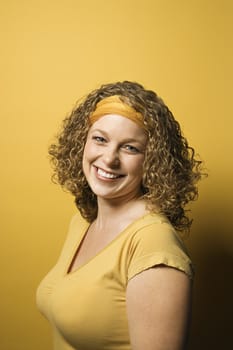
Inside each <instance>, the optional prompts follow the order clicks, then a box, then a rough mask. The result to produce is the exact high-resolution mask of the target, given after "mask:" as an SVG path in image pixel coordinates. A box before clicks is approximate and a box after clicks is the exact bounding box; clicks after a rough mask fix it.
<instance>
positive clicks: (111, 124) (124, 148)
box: [83, 114, 147, 206]
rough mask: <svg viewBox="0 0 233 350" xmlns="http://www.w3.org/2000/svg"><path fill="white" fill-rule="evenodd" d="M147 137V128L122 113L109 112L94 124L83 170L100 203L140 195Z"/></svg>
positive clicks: (86, 148)
mask: <svg viewBox="0 0 233 350" xmlns="http://www.w3.org/2000/svg"><path fill="white" fill-rule="evenodd" d="M129 135H130V138H129ZM146 141H147V136H146V133H145V132H144V130H143V129H142V128H141V127H139V126H138V125H137V124H136V123H134V122H133V121H131V120H129V119H127V118H125V117H122V116H120V115H115V114H108V115H106V116H103V117H102V118H101V119H99V120H97V121H96V122H95V123H94V124H93V125H92V126H91V128H90V130H89V132H88V136H87V141H86V145H85V148H84V154H83V171H84V175H85V177H86V179H87V182H88V184H89V186H90V188H91V190H92V192H93V193H94V194H95V195H96V196H97V200H98V206H99V205H102V203H101V204H100V201H103V200H104V199H108V201H110V200H112V201H113V200H114V203H115V205H116V202H117V201H118V200H119V201H120V203H122V200H124V202H125V203H126V202H127V201H129V200H133V199H134V198H138V197H140V196H141V194H142V193H141V180H142V169H143V161H144V151H145V146H146Z"/></svg>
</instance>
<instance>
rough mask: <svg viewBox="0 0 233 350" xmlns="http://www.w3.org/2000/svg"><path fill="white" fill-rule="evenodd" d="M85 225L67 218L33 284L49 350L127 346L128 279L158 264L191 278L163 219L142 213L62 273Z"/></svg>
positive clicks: (188, 265) (171, 230)
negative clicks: (55, 254) (49, 336)
mask: <svg viewBox="0 0 233 350" xmlns="http://www.w3.org/2000/svg"><path fill="white" fill-rule="evenodd" d="M88 225H89V224H88V223H87V222H86V221H85V220H84V219H83V218H82V217H81V216H80V215H79V214H77V215H75V216H74V218H73V219H72V221H71V224H70V228H69V233H68V237H67V240H66V242H65V244H64V247H63V250H62V253H61V255H60V258H59V260H58V262H57V264H56V265H55V267H54V268H53V269H52V270H51V271H50V272H49V274H48V275H47V276H46V277H45V278H44V279H43V281H42V282H41V284H40V285H39V287H38V290H37V305H38V308H39V309H40V311H41V312H42V313H43V314H44V315H45V316H46V317H47V318H48V320H49V321H50V323H51V324H52V327H53V330H54V349H55V350H130V349H131V346H130V339H129V332H128V322H127V315H126V288H127V283H128V281H129V280H130V279H131V278H132V277H133V276H135V275H136V274H138V273H140V272H141V271H143V270H145V269H148V268H151V267H153V266H155V265H158V264H164V265H167V266H170V267H174V268H177V269H179V270H181V271H184V272H185V273H186V274H187V275H188V276H189V277H190V278H191V277H192V265H191V261H190V259H189V257H188V255H187V253H186V251H185V247H184V245H183V243H182V241H181V239H180V238H179V236H178V235H177V233H176V232H175V230H174V228H173V227H172V226H171V224H170V223H169V222H168V221H167V219H166V218H165V217H164V216H161V215H157V214H148V215H145V216H143V217H141V218H139V219H138V220H136V221H134V222H133V223H131V224H130V225H129V226H128V227H127V228H126V229H125V230H124V231H122V232H121V233H120V234H119V235H118V236H117V237H116V238H115V239H114V240H113V241H112V242H111V243H110V244H108V245H107V246H106V247H105V248H104V249H103V250H101V251H100V252H99V253H98V254H97V255H96V256H95V257H93V258H92V259H90V260H89V261H88V262H87V263H85V264H84V265H83V266H81V267H79V268H78V269H77V270H75V271H73V272H70V273H68V271H69V267H70V265H71V262H72V260H73V257H74V255H75V252H76V251H77V249H78V247H79V245H80V243H81V241H82V239H83V237H84V235H85V233H86V231H87V228H88Z"/></svg>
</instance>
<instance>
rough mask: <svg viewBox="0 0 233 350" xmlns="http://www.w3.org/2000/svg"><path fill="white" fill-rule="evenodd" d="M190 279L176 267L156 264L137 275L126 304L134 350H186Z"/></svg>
mask: <svg viewBox="0 0 233 350" xmlns="http://www.w3.org/2000/svg"><path fill="white" fill-rule="evenodd" d="M190 299H191V281H190V279H189V278H188V277H187V275H186V274H185V273H183V272H181V271H179V270H177V269H174V268H170V267H166V266H157V267H154V268H151V269H148V270H145V271H143V272H141V273H140V274H138V275H136V276H134V277H133V278H132V279H131V280H130V281H129V282H128V286H127V294H126V305H127V316H128V323H129V333H130V340H131V344H132V349H133V350H142V349H143V350H181V349H184V344H185V339H186V333H187V325H188V319H189V312H190Z"/></svg>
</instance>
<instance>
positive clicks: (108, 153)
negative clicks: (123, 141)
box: [103, 147, 120, 168]
mask: <svg viewBox="0 0 233 350" xmlns="http://www.w3.org/2000/svg"><path fill="white" fill-rule="evenodd" d="M103 160H104V163H105V165H107V166H108V167H111V168H117V167H119V164H120V159H119V154H118V150H117V149H115V148H113V147H106V149H105V152H104V154H103Z"/></svg>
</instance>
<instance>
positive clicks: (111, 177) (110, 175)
mask: <svg viewBox="0 0 233 350" xmlns="http://www.w3.org/2000/svg"><path fill="white" fill-rule="evenodd" d="M98 174H99V175H100V176H103V177H106V178H107V179H116V178H117V177H119V176H118V175H114V174H111V173H106V172H105V171H103V170H102V169H99V168H98Z"/></svg>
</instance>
